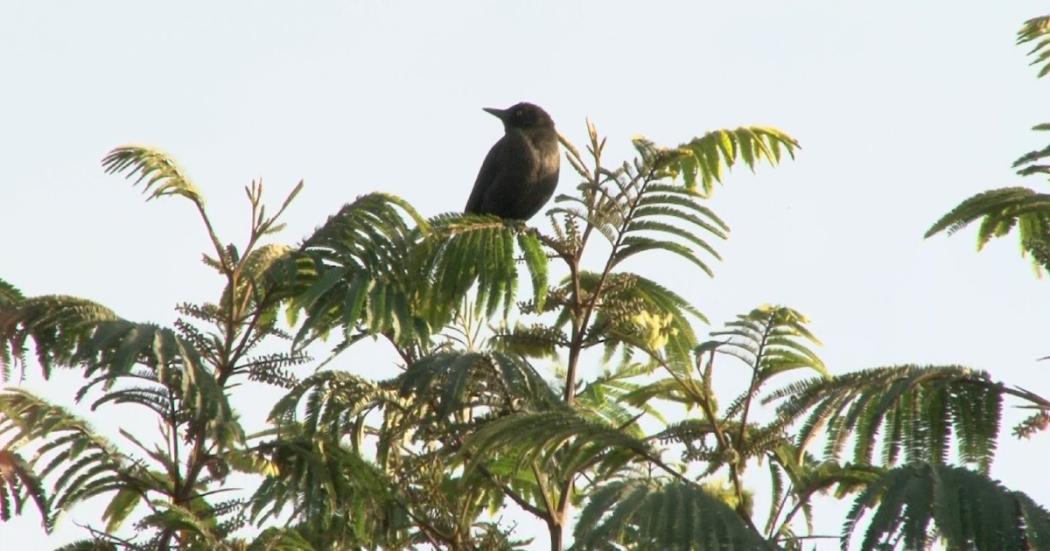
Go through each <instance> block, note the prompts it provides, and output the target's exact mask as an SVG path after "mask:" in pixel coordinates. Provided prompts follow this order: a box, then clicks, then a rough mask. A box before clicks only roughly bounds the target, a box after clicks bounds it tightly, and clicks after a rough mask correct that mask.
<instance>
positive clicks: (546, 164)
mask: <svg viewBox="0 0 1050 551" xmlns="http://www.w3.org/2000/svg"><path fill="white" fill-rule="evenodd" d="M485 111H488V112H489V113H491V114H493V115H495V116H496V117H497V118H499V120H501V121H503V130H504V135H503V137H502V138H500V139H499V141H498V142H496V145H493V146H492V149H490V150H489V154H488V155H486V156H485V162H483V163H481V170H480V171H479V172H478V179H477V180H475V181H474V190H473V191H471V192H470V199H468V200H467V206H466V208H465V209H464V210H465V211H466V213H467V214H495V215H496V216H499V217H501V218H510V219H514V220H528V219H529V218H532V216H533V215H534V214H536V213H537V212H539V210H540V209H541V208H543V205H545V204H546V203H547V201H548V200H550V198H551V195H553V194H554V188H555V187H557V186H558V165H559V155H558V132H557V131H556V130H554V121H553V120H551V117H550V115H548V114H547V112H546V111H544V110H543V109H540V108H539V107H538V106H536V105H533V104H531V103H524V102H523V103H519V104H517V105H514V106H513V107H510V108H508V109H492V108H487V107H486V108H485Z"/></svg>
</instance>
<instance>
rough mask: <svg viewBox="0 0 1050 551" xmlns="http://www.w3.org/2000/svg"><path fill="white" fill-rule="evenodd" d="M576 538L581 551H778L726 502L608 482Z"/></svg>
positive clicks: (687, 490)
mask: <svg viewBox="0 0 1050 551" xmlns="http://www.w3.org/2000/svg"><path fill="white" fill-rule="evenodd" d="M574 535H575V538H576V544H575V545H574V546H573V549H579V550H581V551H583V550H589V549H624V548H626V549H638V550H653V551H665V550H666V551H671V550H676V551H677V550H681V551H705V550H712V551H731V550H741V551H743V550H748V551H754V550H760V549H775V547H774V546H773V545H771V544H769V543H767V542H766V541H765V540H764V539H763V538H762V536H761V535H759V534H758V533H757V532H755V531H754V530H752V529H751V528H749V527H748V526H747V524H745V523H744V522H743V521H742V520H741V519H740V516H739V515H737V513H736V512H735V511H733V509H732V508H731V507H729V506H728V505H726V504H725V502H724V501H722V500H720V499H719V498H717V497H714V496H711V495H709V494H708V493H706V492H705V491H704V490H702V489H700V488H699V487H697V486H696V485H692V484H686V483H683V482H668V483H663V484H661V483H659V482H658V481H654V480H638V479H634V480H625V481H617V482H610V483H608V484H606V485H604V486H602V487H601V488H599V489H597V490H595V491H594V493H593V494H592V496H591V499H590V500H589V501H588V503H587V505H586V507H584V508H583V511H581V512H580V518H579V521H578V522H577V523H576V529H575V533H574Z"/></svg>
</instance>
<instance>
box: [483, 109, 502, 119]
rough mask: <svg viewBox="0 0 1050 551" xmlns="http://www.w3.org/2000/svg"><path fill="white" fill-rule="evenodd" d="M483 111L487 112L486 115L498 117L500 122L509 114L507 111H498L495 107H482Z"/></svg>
mask: <svg viewBox="0 0 1050 551" xmlns="http://www.w3.org/2000/svg"><path fill="white" fill-rule="evenodd" d="M482 110H483V111H485V112H486V113H488V114H490V115H492V116H494V117H496V118H497V119H499V120H503V117H504V116H506V114H507V110H506V109H496V108H494V107H482Z"/></svg>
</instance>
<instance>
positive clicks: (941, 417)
mask: <svg viewBox="0 0 1050 551" xmlns="http://www.w3.org/2000/svg"><path fill="white" fill-rule="evenodd" d="M781 398H787V400H786V401H785V402H784V403H783V404H781V405H780V406H778V408H777V414H778V419H779V420H780V422H781V423H785V424H786V423H790V422H793V421H795V420H797V419H801V418H803V417H804V416H805V420H804V422H803V423H802V426H801V428H800V429H799V432H798V436H797V438H798V445H799V448H800V449H804V448H805V447H806V445H807V444H808V443H809V442H810V441H811V440H813V439H814V438H816V436H817V435H818V431H819V430H820V429H821V428H822V427H823V428H825V431H824V432H825V434H826V437H827V440H826V445H825V456H826V457H827V458H828V459H830V460H837V458H838V456H839V453H840V451H841V449H842V448H843V447H844V446H845V444H846V442H847V441H848V439H849V438H850V437H851V436H853V437H854V448H853V462H854V463H857V464H871V463H872V454H873V452H874V450H875V447H876V443H877V442H878V438H879V436H880V433H881V438H882V462H883V463H884V464H885V465H887V466H892V465H894V464H895V463H896V462H897V461H898V459H899V458H900V455H901V452H902V451H903V453H904V459H905V460H906V461H908V462H913V461H926V462H929V463H933V464H942V463H944V462H945V460H946V456H947V453H948V449H949V444H950V442H951V440H952V437H953V435H954V438H955V439H956V441H957V444H958V451H959V456H960V459H962V460H963V461H964V462H966V463H970V464H975V465H977V466H978V467H979V468H980V469H981V470H982V471H985V472H986V471H987V470H988V468H989V466H990V464H991V461H992V457H993V456H994V454H995V449H996V438H997V437H998V434H999V424H1000V420H1001V414H1002V392H1001V390H1000V387H999V386H998V385H996V384H994V383H992V382H991V381H990V380H989V378H988V375H987V374H986V373H984V372H981V371H975V370H972V369H967V368H964V367H959V366H927V367H920V366H913V365H904V366H898V367H883V368H875V369H868V370H863V371H858V372H855V373H847V374H844V375H839V376H836V377H832V378H830V379H824V378H820V379H810V380H807V381H802V382H800V383H796V384H793V385H790V386H788V387H786V388H784V389H781V390H779V391H776V392H774V393H772V394H771V395H770V396H769V397H768V398H766V402H770V401H773V400H778V399H781Z"/></svg>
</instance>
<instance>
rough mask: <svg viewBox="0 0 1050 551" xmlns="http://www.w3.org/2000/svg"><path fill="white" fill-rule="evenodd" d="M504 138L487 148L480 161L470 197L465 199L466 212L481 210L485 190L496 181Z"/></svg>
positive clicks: (501, 163) (501, 164) (501, 168)
mask: <svg viewBox="0 0 1050 551" xmlns="http://www.w3.org/2000/svg"><path fill="white" fill-rule="evenodd" d="M504 140H505V138H500V139H499V141H497V142H496V143H495V144H493V146H492V149H489V153H488V155H485V161H484V162H482V163H481V170H479V171H478V177H477V179H476V180H474V189H473V191H471V192H470V199H467V206H466V207H465V208H464V209H463V211H464V212H466V213H468V214H469V213H477V212H480V210H481V204H482V202H483V201H484V199H485V192H486V191H488V190H489V188H491V187H492V183H493V182H495V181H496V178H497V177H498V176H499V173H500V171H501V170H503V159H502V157H503V154H502V153H503V142H504Z"/></svg>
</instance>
